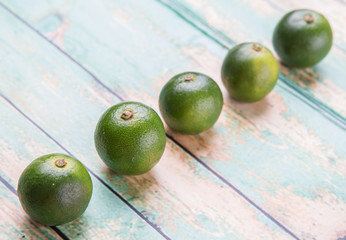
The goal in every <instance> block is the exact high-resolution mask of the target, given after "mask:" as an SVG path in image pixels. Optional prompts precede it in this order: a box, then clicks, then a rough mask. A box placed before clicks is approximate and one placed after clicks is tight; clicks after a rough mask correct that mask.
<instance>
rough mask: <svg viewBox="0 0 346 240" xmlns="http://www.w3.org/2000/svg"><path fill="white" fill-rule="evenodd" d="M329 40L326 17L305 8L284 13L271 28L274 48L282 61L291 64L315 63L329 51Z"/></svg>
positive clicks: (330, 32) (330, 30) (331, 41)
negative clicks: (272, 29)
mask: <svg viewBox="0 0 346 240" xmlns="http://www.w3.org/2000/svg"><path fill="white" fill-rule="evenodd" d="M332 43H333V32H332V29H331V27H330V25H329V22H328V20H327V19H326V18H325V17H324V16H323V15H322V14H320V13H317V12H315V11H312V10H308V9H299V10H294V11H292V12H289V13H287V14H286V15H285V16H284V17H283V18H282V19H281V20H280V22H279V23H278V25H277V26H276V28H275V30H274V36H273V44H274V48H275V51H276V52H277V54H278V55H279V56H280V58H281V60H282V61H283V62H284V63H286V64H288V65H290V66H293V67H311V66H313V65H315V64H316V63H318V62H319V61H321V60H322V59H323V58H324V57H325V56H326V55H327V54H328V52H329V50H330V48H331V47H332Z"/></svg>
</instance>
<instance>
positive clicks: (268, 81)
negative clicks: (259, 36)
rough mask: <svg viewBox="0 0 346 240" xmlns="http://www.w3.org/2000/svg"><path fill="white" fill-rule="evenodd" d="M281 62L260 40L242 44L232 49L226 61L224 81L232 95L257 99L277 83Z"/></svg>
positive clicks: (224, 63) (222, 74)
mask: <svg viewBox="0 0 346 240" xmlns="http://www.w3.org/2000/svg"><path fill="white" fill-rule="evenodd" d="M278 75H279V64H278V62H277V60H276V59H275V58H274V56H273V54H272V53H271V52H270V50H269V49H267V48H266V47H264V46H262V45H261V44H259V43H252V42H250V43H242V44H239V45H237V46H235V47H234V48H232V49H231V50H229V52H228V54H227V56H226V58H225V60H224V61H223V64H222V70H221V76H222V81H223V83H224V85H225V87H226V88H227V90H228V92H229V94H230V95H231V97H233V98H234V99H236V100H238V101H243V102H255V101H258V100H260V99H262V98H264V97H265V96H266V95H267V94H268V93H269V92H270V91H271V90H272V89H273V88H274V86H275V84H276V82H277V79H278Z"/></svg>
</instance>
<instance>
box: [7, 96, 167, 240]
mask: <svg viewBox="0 0 346 240" xmlns="http://www.w3.org/2000/svg"><path fill="white" fill-rule="evenodd" d="M0 112H1V113H3V114H2V116H1V118H0V135H1V136H2V138H1V139H0V158H1V159H3V160H5V161H3V163H2V164H1V166H0V175H1V176H2V178H4V180H5V181H7V182H8V184H9V185H11V186H12V187H13V188H16V186H17V184H18V179H19V176H20V174H21V172H22V171H23V170H24V168H25V167H26V166H27V165H28V164H29V163H30V161H32V160H33V159H35V158H36V157H39V156H41V155H44V154H47V153H52V152H63V150H62V149H61V148H60V147H59V146H58V145H56V144H55V143H54V142H53V141H51V140H50V139H49V138H47V136H45V135H44V134H43V133H42V132H40V131H39V130H38V129H37V128H36V127H35V126H34V125H32V124H31V123H30V122H29V121H28V120H27V119H25V118H24V117H23V116H22V115H21V114H20V113H19V112H17V111H16V110H15V109H14V108H13V107H11V106H10V105H9V104H8V103H7V102H6V101H5V100H4V99H3V98H0ZM91 177H92V181H93V196H92V198H91V201H90V204H89V206H88V208H87V210H86V211H85V213H84V214H83V215H82V216H81V217H80V218H78V219H77V220H75V221H73V222H71V223H68V224H64V225H62V226H59V229H60V230H61V231H62V232H63V233H64V234H65V235H66V236H67V237H69V238H71V239H96V238H97V239H163V237H162V236H161V235H160V234H159V233H157V232H156V231H155V230H154V229H153V228H152V227H150V226H149V225H148V224H147V223H146V222H145V221H144V220H143V219H141V218H140V217H139V216H138V215H136V214H135V213H134V212H133V211H132V210H131V209H130V208H129V207H128V206H126V205H125V204H124V203H123V202H122V201H121V200H120V199H119V198H117V197H116V196H115V195H114V194H112V193H111V192H110V191H109V190H108V189H107V188H106V187H105V186H104V185H103V184H101V183H100V181H98V180H97V179H96V178H95V177H94V176H93V175H91ZM0 184H1V183H0ZM1 196H4V199H1V200H0V201H1V202H2V205H1V206H2V207H1V211H2V212H4V213H6V214H1V215H0V221H1V222H2V223H3V224H2V228H1V229H2V230H4V231H5V230H6V232H8V233H10V234H9V235H8V237H9V238H10V239H20V238H21V237H22V235H25V237H26V238H27V239H38V238H41V239H44V238H45V236H46V237H49V238H51V239H57V237H54V236H56V234H54V232H52V231H48V229H47V228H45V227H44V226H42V225H40V224H37V223H34V222H32V221H31V220H29V217H28V216H27V215H26V214H25V212H24V211H23V210H22V209H21V207H20V204H19V201H18V199H17V198H16V197H15V195H14V194H13V196H11V195H9V194H8V193H7V191H6V190H4V189H3V188H1V189H0V197H1ZM6 198H9V199H7V200H6ZM11 212H14V215H13V217H9V214H10V213H11ZM6 222H9V223H10V224H9V225H8V226H5V223H6ZM9 226H10V228H9ZM0 227H1V226H0ZM0 236H1V235H0ZM1 239H4V238H2V237H1Z"/></svg>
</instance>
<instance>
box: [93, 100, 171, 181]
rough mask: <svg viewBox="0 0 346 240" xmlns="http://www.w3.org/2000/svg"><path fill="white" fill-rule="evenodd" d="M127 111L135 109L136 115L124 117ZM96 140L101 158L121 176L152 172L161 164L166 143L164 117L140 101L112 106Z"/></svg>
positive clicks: (104, 118)
mask: <svg viewBox="0 0 346 240" xmlns="http://www.w3.org/2000/svg"><path fill="white" fill-rule="evenodd" d="M125 111H131V112H133V116H132V117H131V118H130V119H127V120H125V119H123V118H122V115H123V113H124V112H125ZM94 139H95V147H96V150H97V152H98V154H99V156H100V157H101V159H102V160H103V161H104V163H105V164H106V165H107V166H108V167H109V168H110V169H112V170H113V171H114V172H116V173H118V174H121V175H139V174H143V173H146V172H148V171H149V170H150V169H152V168H153V167H154V166H155V165H156V164H157V163H158V161H159V160H160V158H161V156H162V154H163V152H164V150H165V146H166V132H165V129H164V126H163V123H162V121H161V118H160V117H159V116H158V115H157V113H156V112H155V111H154V110H153V109H152V108H150V107H148V106H146V105H144V104H142V103H139V102H123V103H119V104H117V105H114V106H112V107H110V108H109V109H108V110H107V111H106V112H105V113H104V114H103V115H102V116H101V118H100V120H99V122H98V124H97V126H96V130H95V134H94Z"/></svg>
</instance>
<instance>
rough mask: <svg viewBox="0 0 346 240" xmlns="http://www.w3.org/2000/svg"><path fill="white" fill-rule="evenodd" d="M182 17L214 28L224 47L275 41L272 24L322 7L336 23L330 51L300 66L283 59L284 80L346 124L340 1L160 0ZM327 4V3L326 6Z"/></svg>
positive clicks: (209, 30)
mask: <svg viewBox="0 0 346 240" xmlns="http://www.w3.org/2000/svg"><path fill="white" fill-rule="evenodd" d="M162 2H164V3H166V4H167V5H169V6H170V7H171V8H172V9H174V10H176V11H177V12H179V14H181V15H182V16H183V17H184V18H186V19H188V20H189V21H191V22H192V23H193V24H195V25H196V26H198V27H199V28H201V29H202V30H204V31H206V32H207V33H208V34H210V35H211V36H212V37H213V38H214V39H216V40H217V41H219V43H220V44H222V45H223V46H225V47H228V48H231V47H233V46H234V45H235V44H236V43H241V42H248V41H259V42H261V43H263V44H264V45H266V46H267V47H268V48H269V49H271V50H272V51H273V53H274V54H275V51H274V50H273V47H272V40H271V39H272V34H273V30H274V28H275V26H276V24H277V22H278V21H279V20H280V18H281V17H282V16H283V15H284V14H285V13H286V12H288V11H290V10H293V9H296V8H312V9H315V10H317V11H320V12H322V13H323V14H325V15H326V17H327V18H328V19H329V20H330V23H331V25H332V27H333V29H334V45H333V47H332V49H331V52H330V53H329V55H328V56H327V57H326V58H325V59H324V60H323V61H322V62H321V63H319V64H317V65H316V66H314V67H313V68H307V69H298V68H289V67H286V66H284V65H282V64H281V65H280V70H281V74H280V80H281V81H282V82H283V83H286V84H287V85H288V86H289V87H291V88H293V89H295V91H297V93H300V94H301V95H302V96H303V97H305V98H307V99H309V100H310V101H312V102H314V103H315V104H317V105H318V106H319V107H320V108H321V111H326V112H328V113H329V114H331V115H332V116H333V117H334V118H336V119H337V121H342V122H343V125H345V124H346V108H345V107H344V106H345V105H346V82H345V81H344V77H343V76H344V75H345V74H346V69H345V67H344V65H345V63H344V59H345V56H346V51H345V50H344V49H342V47H340V45H343V44H344V43H342V41H344V40H342V39H345V38H346V34H345V31H344V30H342V29H344V26H343V25H344V22H345V14H342V12H345V10H346V6H344V7H340V6H343V5H342V4H340V3H336V2H337V1H332V2H333V4H330V3H329V4H327V2H330V1H311V0H305V1H285V2H284V3H281V2H276V1H270V0H255V1H222V0H216V1H213V0H199V1H194V0H176V1H169V0H162ZM327 5H328V7H327V8H326V6H327Z"/></svg>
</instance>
